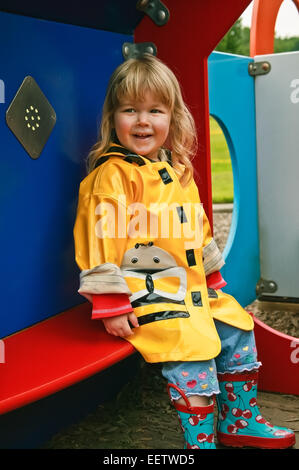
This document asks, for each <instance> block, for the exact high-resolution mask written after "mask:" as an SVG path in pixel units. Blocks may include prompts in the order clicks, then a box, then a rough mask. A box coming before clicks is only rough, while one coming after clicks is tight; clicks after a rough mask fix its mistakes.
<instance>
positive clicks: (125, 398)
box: [45, 213, 299, 449]
mask: <svg viewBox="0 0 299 470" xmlns="http://www.w3.org/2000/svg"><path fill="white" fill-rule="evenodd" d="M230 220H231V214H230V213H216V214H214V226H215V238H216V240H217V242H218V244H219V246H220V248H221V249H223V247H224V245H225V242H226V238H227V235H228V231H229V227H230ZM252 309H255V310H254V313H255V315H260V318H261V319H262V321H265V322H266V321H268V322H269V323H271V321H272V322H273V321H274V322H275V321H277V322H278V323H279V322H280V323H279V325H278V326H279V328H281V329H282V328H285V332H287V333H288V334H291V335H293V336H295V335H297V336H299V335H298V314H296V312H280V313H279V314H278V315H273V312H267V311H265V312H259V311H258V307H257V305H256V304H254V305H252V306H251V310H252ZM275 319H276V320H275ZM270 326H273V327H274V328H275V327H277V325H271V324H270ZM280 331H281V330H280ZM165 385H166V384H165V381H164V379H163V378H161V374H160V367H159V366H157V365H151V364H146V363H144V362H143V361H141V367H140V371H139V372H138V374H137V375H136V377H135V378H134V380H132V381H131V382H130V383H128V384H127V385H126V386H125V387H124V388H123V390H121V392H120V393H119V394H118V396H117V397H116V398H115V399H114V400H112V401H110V402H107V403H105V404H102V405H100V406H99V407H98V408H97V409H96V410H95V412H94V413H92V414H90V415H89V416H87V417H86V419H84V420H83V421H81V422H80V423H78V424H76V425H74V426H71V427H69V428H68V429H66V430H63V431H62V432H60V433H59V434H57V435H56V436H55V437H54V438H53V439H52V440H51V441H50V442H48V443H47V445H46V446H45V447H46V448H50V449H182V446H183V439H182V432H181V429H180V426H179V423H178V419H177V414H176V412H175V410H174V409H173V407H172V405H170V403H169V399H168V395H167V393H166V388H165ZM258 403H259V407H260V411H261V414H262V415H263V416H264V417H265V418H266V419H267V420H269V421H270V422H271V423H273V424H277V425H281V426H286V427H290V428H292V429H293V430H294V431H295V432H296V438H297V442H296V445H295V448H296V449H299V397H296V396H293V395H280V394H274V393H266V392H259V395H258ZM218 447H219V446H218Z"/></svg>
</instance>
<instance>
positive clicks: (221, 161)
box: [210, 117, 234, 203]
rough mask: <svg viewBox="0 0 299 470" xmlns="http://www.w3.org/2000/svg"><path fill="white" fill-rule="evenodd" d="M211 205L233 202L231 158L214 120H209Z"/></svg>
mask: <svg viewBox="0 0 299 470" xmlns="http://www.w3.org/2000/svg"><path fill="white" fill-rule="evenodd" d="M210 134H211V165H212V194H213V203H228V202H233V200H234V185H233V172H232V165H231V158H230V154H229V150H228V146H227V143H226V139H225V137H224V134H223V132H222V130H221V128H220V126H219V124H218V123H217V122H216V120H215V119H214V118H212V117H211V118H210Z"/></svg>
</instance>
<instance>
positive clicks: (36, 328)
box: [0, 303, 135, 414]
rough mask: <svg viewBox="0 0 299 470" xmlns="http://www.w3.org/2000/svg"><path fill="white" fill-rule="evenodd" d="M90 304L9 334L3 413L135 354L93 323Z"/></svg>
mask: <svg viewBox="0 0 299 470" xmlns="http://www.w3.org/2000/svg"><path fill="white" fill-rule="evenodd" d="M90 315H91V314H90V304H88V303H84V304H82V305H79V306H77V307H74V308H72V309H70V310H68V311H66V312H63V313H61V314H58V315H55V316H54V317H51V318H49V319H47V320H45V321H42V322H41V323H38V324H36V325H33V326H32V327H29V328H27V329H25V330H22V331H20V332H18V333H15V334H13V335H11V336H8V337H7V338H4V340H3V341H4V350H5V362H4V363H1V364H0V376H1V387H0V414H4V413H7V412H9V411H12V410H14V409H16V408H20V407H22V406H24V405H27V404H29V403H31V402H34V401H36V400H39V399H41V398H43V397H46V396H48V395H51V394H52V393H54V392H57V391H59V390H62V389H63V388H65V387H68V386H70V385H73V384H75V383H77V382H79V381H81V380H83V379H85V378H87V377H90V376H91V375H93V374H95V373H97V372H99V371H101V370H103V369H106V368H108V367H110V366H111V365H113V364H115V363H117V362H119V361H120V360H122V359H124V358H126V357H127V356H129V355H131V354H132V353H134V351H135V349H134V348H133V346H132V345H131V344H130V343H128V342H127V341H125V340H124V339H122V338H119V337H114V336H111V335H108V334H107V333H106V331H105V329H104V327H103V325H102V322H100V321H91V319H90Z"/></svg>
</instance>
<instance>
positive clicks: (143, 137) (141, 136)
mask: <svg viewBox="0 0 299 470" xmlns="http://www.w3.org/2000/svg"><path fill="white" fill-rule="evenodd" d="M133 135H134V137H135V138H136V139H142V140H144V139H148V138H149V137H151V134H133Z"/></svg>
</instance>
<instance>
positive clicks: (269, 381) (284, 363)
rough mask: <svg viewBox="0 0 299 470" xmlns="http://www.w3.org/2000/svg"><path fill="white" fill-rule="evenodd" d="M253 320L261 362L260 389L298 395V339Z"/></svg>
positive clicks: (256, 319) (255, 319)
mask: <svg viewBox="0 0 299 470" xmlns="http://www.w3.org/2000/svg"><path fill="white" fill-rule="evenodd" d="M253 319H254V323H255V327H254V332H255V338H256V344H257V350H258V359H259V361H261V362H262V367H261V369H260V374H259V389H260V390H264V391H268V392H279V393H288V394H293V395H299V338H293V337H292V336H288V335H286V334H284V333H281V332H279V331H277V330H274V329H273V328H271V327H269V326H267V325H265V323H263V322H261V321H260V320H259V319H258V318H256V317H254V316H253Z"/></svg>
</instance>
